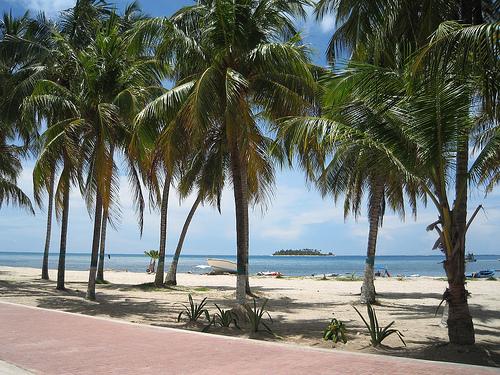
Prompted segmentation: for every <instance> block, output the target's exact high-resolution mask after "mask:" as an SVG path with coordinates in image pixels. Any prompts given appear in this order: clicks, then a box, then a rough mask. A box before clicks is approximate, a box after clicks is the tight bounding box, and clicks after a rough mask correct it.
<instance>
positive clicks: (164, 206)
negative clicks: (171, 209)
mask: <svg viewBox="0 0 500 375" xmlns="http://www.w3.org/2000/svg"><path fill="white" fill-rule="evenodd" d="M171 181H172V177H171V176H170V174H169V173H166V175H165V184H164V185H163V193H162V196H161V209H160V250H159V252H158V253H159V254H158V256H159V257H158V268H157V269H156V276H155V286H156V287H161V286H162V285H163V276H164V273H165V250H166V247H167V213H168V195H169V193H170V183H171Z"/></svg>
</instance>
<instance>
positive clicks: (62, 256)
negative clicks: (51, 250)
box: [56, 171, 70, 290]
mask: <svg viewBox="0 0 500 375" xmlns="http://www.w3.org/2000/svg"><path fill="white" fill-rule="evenodd" d="M64 175H65V171H63V173H62V176H64ZM64 183H65V185H64V191H63V211H62V218H61V242H60V244H59V264H58V266H57V286H56V289H57V290H64V289H65V287H64V274H65V272H66V239H67V236H68V218H69V184H70V179H69V177H68V178H67V179H66V181H65V182H64Z"/></svg>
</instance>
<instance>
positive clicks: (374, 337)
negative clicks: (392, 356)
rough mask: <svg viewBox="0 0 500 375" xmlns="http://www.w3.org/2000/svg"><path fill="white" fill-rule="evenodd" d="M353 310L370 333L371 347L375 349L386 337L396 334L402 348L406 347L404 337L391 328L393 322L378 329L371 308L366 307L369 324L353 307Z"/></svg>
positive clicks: (375, 315)
mask: <svg viewBox="0 0 500 375" xmlns="http://www.w3.org/2000/svg"><path fill="white" fill-rule="evenodd" d="M353 308H354V310H356V312H357V313H358V315H359V316H360V317H361V319H362V320H363V323H365V326H366V328H367V329H368V332H370V336H371V344H372V346H374V347H376V346H378V345H380V344H381V343H382V341H384V340H385V339H386V338H387V337H389V336H390V335H392V334H396V335H397V336H398V337H399V339H400V340H401V342H402V343H403V345H404V346H406V343H405V341H404V340H403V337H404V335H403V334H402V333H401V332H400V331H399V330H397V329H394V328H391V327H392V325H393V324H394V323H395V322H394V321H393V322H391V323H389V325H387V326H385V327H380V325H379V323H378V319H377V314H376V313H375V310H374V309H373V307H372V306H371V305H370V304H369V303H368V304H367V305H366V309H367V311H368V318H369V319H370V323H369V324H368V322H367V321H366V319H365V318H364V317H363V315H361V313H360V312H359V310H358V309H357V308H356V307H355V306H353Z"/></svg>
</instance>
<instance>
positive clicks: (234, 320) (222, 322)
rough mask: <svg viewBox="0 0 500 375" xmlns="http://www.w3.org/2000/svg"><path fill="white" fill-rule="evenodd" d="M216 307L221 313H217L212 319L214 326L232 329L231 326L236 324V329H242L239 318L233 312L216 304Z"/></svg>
mask: <svg viewBox="0 0 500 375" xmlns="http://www.w3.org/2000/svg"><path fill="white" fill-rule="evenodd" d="M214 305H215V307H217V310H219V312H216V313H215V314H214V315H213V317H212V324H213V325H217V326H219V327H230V326H231V324H234V326H235V327H236V328H238V329H240V326H239V325H238V317H237V316H236V314H235V313H234V312H233V311H231V310H224V309H221V308H220V307H219V305H217V304H216V303H214Z"/></svg>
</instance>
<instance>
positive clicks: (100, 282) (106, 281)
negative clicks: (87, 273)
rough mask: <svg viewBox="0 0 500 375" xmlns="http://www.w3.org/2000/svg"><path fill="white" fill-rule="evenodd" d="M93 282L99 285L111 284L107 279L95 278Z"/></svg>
mask: <svg viewBox="0 0 500 375" xmlns="http://www.w3.org/2000/svg"><path fill="white" fill-rule="evenodd" d="M95 283H96V284H99V285H107V284H111V283H110V282H109V281H108V280H96V281H95Z"/></svg>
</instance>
